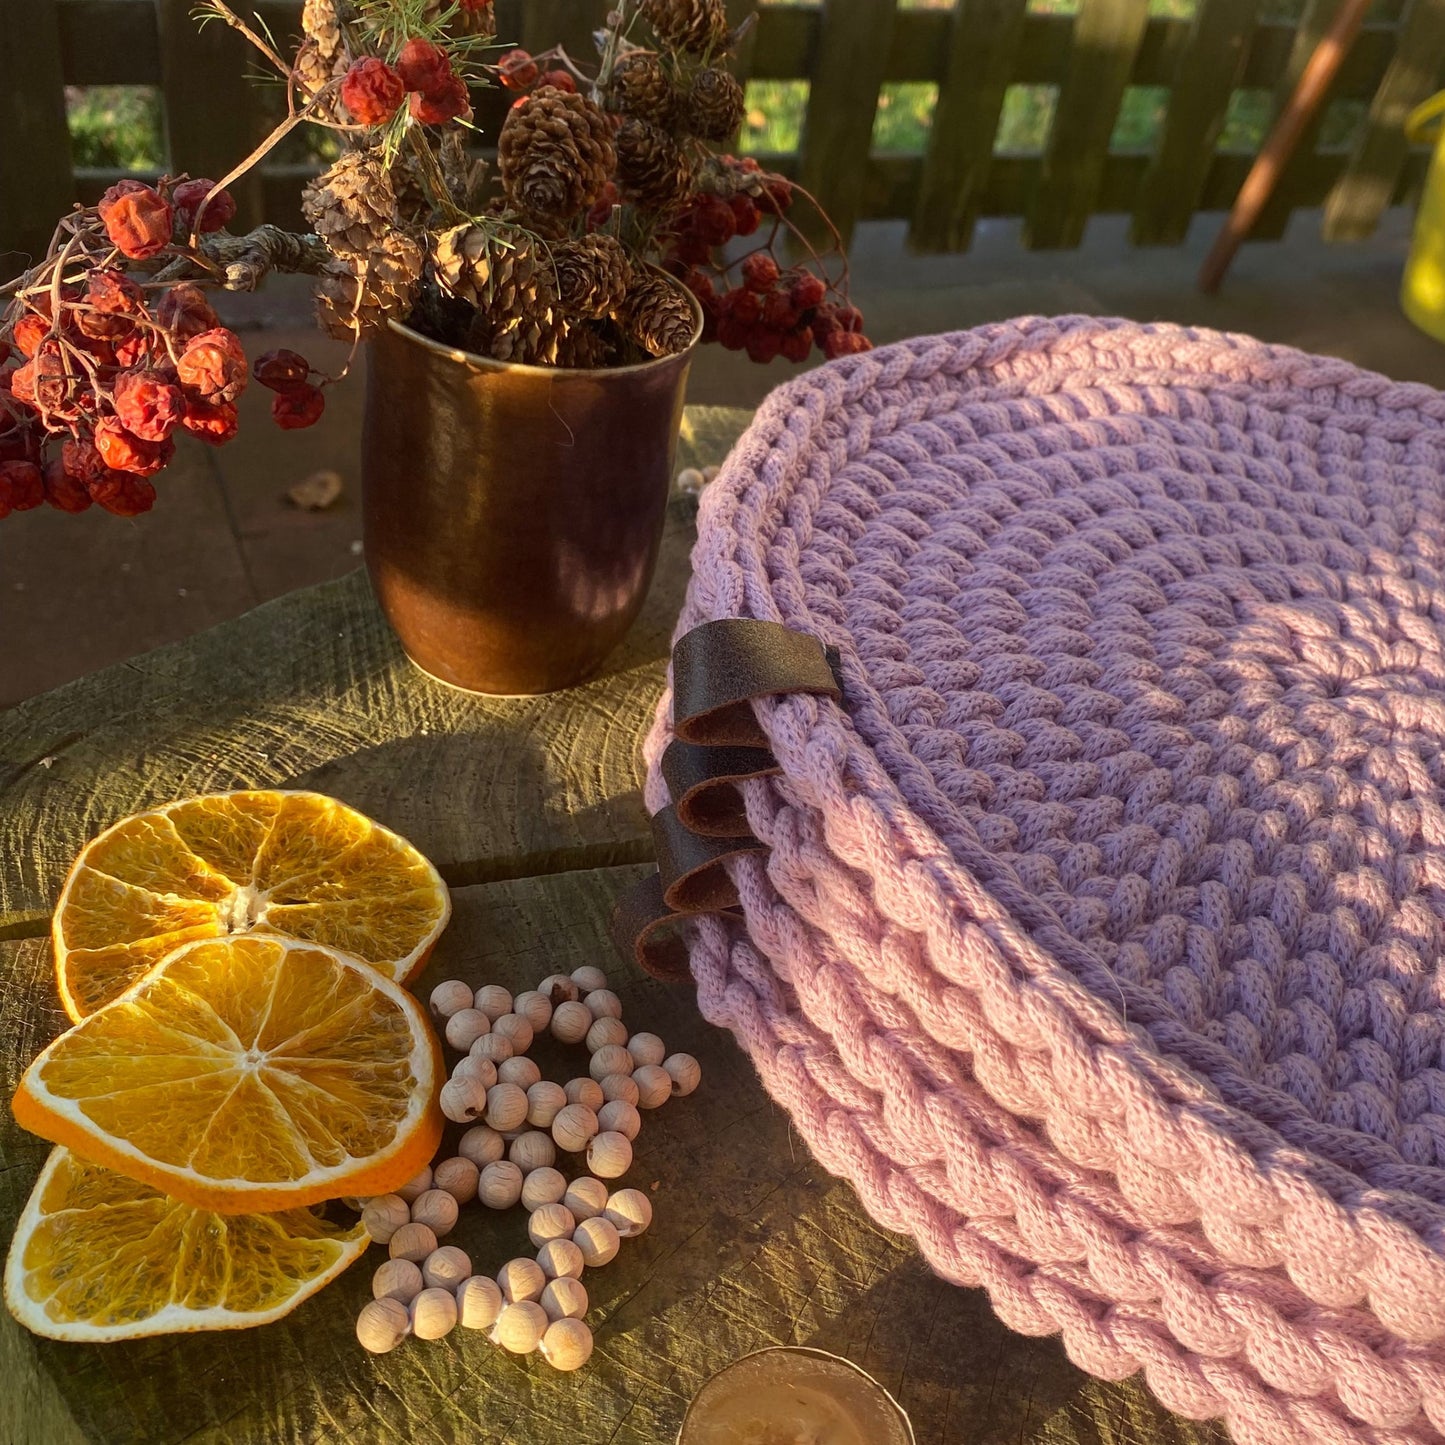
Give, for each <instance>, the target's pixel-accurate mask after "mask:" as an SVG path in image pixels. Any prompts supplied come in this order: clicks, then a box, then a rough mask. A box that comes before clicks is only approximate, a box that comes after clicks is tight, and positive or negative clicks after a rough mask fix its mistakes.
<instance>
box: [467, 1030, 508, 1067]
mask: <svg viewBox="0 0 1445 1445" xmlns="http://www.w3.org/2000/svg"><path fill="white" fill-rule="evenodd" d="M515 1052H516V1050H515V1049H514V1048H513V1047H512V1041H511V1039H508V1038H503V1037H502V1035H501V1034H483V1035H482V1037H481V1038H479V1039H478V1040H477V1041H476V1043H474V1044H473V1045H472V1057H473V1058H474V1059H486V1060H487V1061H488V1062H489V1063H492V1064H505V1063H506V1062H507V1060H508V1059H510V1058H511V1057H512V1055H513V1054H514V1053H515Z"/></svg>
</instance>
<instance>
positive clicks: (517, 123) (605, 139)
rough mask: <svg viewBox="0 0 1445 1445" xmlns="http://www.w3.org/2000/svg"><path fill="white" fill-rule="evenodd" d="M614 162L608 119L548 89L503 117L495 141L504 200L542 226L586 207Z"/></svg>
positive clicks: (576, 99)
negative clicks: (505, 196) (504, 119)
mask: <svg viewBox="0 0 1445 1445" xmlns="http://www.w3.org/2000/svg"><path fill="white" fill-rule="evenodd" d="M616 162H617V154H616V151H615V150H614V149H613V145H612V128H611V126H610V125H609V124H608V121H607V117H606V116H605V115H604V114H603V113H602V111H601V110H599V109H598V108H597V106H595V105H594V104H593V103H592V102H591V101H590V100H587V99H586V98H585V97H584V96H581V95H572V94H569V93H568V92H567V91H564V90H558V89H557V87H556V86H553V85H543V86H540V87H539V88H538V89H536V90H534V91H533V92H532V93H531V95H529V96H528V97H527V98H526V99H525V100H524V101H523V102H522V103H521V104H519V105H517V106H516V107H515V108H514V109H512V110H511V111H509V112H508V113H507V119H506V121H505V122H504V123H503V125H502V133H501V135H500V137H499V138H498V142H497V167H498V170H499V171H500V173H501V178H502V189H503V190H504V191H505V192H506V194H507V199H508V200H509V201H510V202H511V203H512V205H513V206H515V207H516V209H517V210H518V211H520V212H521V213H522V215H523V216H525V217H526V218H527V219H528V220H529V221H532V220H536V221H539V222H541V223H543V224H544V225H545V224H547V223H549V222H550V223H552V224H558V223H561V222H563V221H567V220H569V219H570V218H571V217H573V216H575V215H576V214H577V213H578V212H579V211H581V210H583V209H585V208H586V207H587V206H590V205H591V204H592V202H593V201H595V200H596V199H597V197H598V195H599V194H600V193H601V191H602V187H603V186H604V185H606V184H607V179H608V177H609V175H610V174H611V172H612V168H613V166H614V165H615V164H616Z"/></svg>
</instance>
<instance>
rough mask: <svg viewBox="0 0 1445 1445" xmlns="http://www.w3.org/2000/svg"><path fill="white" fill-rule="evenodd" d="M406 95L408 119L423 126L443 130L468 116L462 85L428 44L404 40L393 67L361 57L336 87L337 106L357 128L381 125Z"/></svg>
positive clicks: (448, 59)
mask: <svg viewBox="0 0 1445 1445" xmlns="http://www.w3.org/2000/svg"><path fill="white" fill-rule="evenodd" d="M464 8H468V9H478V8H482V7H480V6H467V7H464ZM408 94H410V96H411V100H410V102H409V105H410V109H411V113H412V117H413V119H415V120H418V121H420V122H421V123H422V124H423V125H445V124H446V122H447V121H450V120H459V119H460V120H465V119H466V118H467V117H468V116H470V115H471V113H472V103H471V100H470V98H469V97H468V95H467V83H466V81H465V80H463V79H462V77H461V76H460V75H458V74H457V73H456V71H455V70H454V69H452V62H451V57H450V56H449V55H448V54H447V53H446V51H445V50H443V49H442V48H441V46H439V45H434V44H433V43H432V42H431V41H430V40H422V39H420V38H417V39H414V40H408V41H407V42H406V44H405V45H404V46H402V49H401V54H400V55H398V56H397V58H396V64H395V65H394V66H393V65H388V64H387V63H386V62H385V61H384V60H380V59H378V58H377V57H376V56H374V55H369V56H366V57H365V58H363V59H361V60H358V61H356V62H355V63H354V64H353V65H352V67H351V69H350V70H348V71H347V72H346V78H345V79H344V80H343V81H342V82H341V100H342V104H344V105H345V106H346V109H347V110H348V111H349V112H350V113H351V118H352V119H353V120H354V121H355V122H356V123H357V124H358V125H385V124H386V122H387V121H389V120H390V119H391V118H392V116H394V115H395V114H396V112H397V110H398V109H399V108H400V106H401V103H402V101H403V100H405V99H406V97H407V95H408Z"/></svg>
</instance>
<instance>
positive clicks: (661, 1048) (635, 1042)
mask: <svg viewBox="0 0 1445 1445" xmlns="http://www.w3.org/2000/svg"><path fill="white" fill-rule="evenodd" d="M627 1052H628V1053H629V1054H631V1055H632V1057H633V1058H634V1059H635V1060H636V1061H637V1062H638V1064H660V1063H661V1062H662V1061H663V1059H665V1058H666V1057H667V1045H666V1044H664V1043H663V1042H662V1040H661V1039H660V1038H658V1036H657V1035H656V1034H633V1036H632V1037H631V1038H630V1039H628V1041H627Z"/></svg>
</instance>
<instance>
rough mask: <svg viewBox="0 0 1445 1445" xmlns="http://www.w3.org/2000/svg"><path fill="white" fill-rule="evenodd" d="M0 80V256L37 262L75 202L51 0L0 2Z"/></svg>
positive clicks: (52, 0)
mask: <svg viewBox="0 0 1445 1445" xmlns="http://www.w3.org/2000/svg"><path fill="white" fill-rule="evenodd" d="M0 78H3V84H0V136H3V137H4V140H3V142H0V252H3V251H20V252H25V253H28V254H29V255H31V256H33V257H35V258H36V259H38V258H39V257H40V256H41V255H42V254H43V253H44V250H45V247H46V245H47V244H48V243H49V241H50V237H51V234H52V233H53V232H54V230H55V223H56V221H58V220H59V219H60V217H61V216H62V215H63V214H64V213H65V212H66V211H68V210H69V209H70V203H71V202H72V201H73V200H74V199H75V181H74V178H73V176H72V175H71V169H70V130H69V128H68V127H67V125H66V121H65V90H64V82H63V80H62V77H61V67H60V29H59V26H58V24H57V22H56V14H55V3H54V0H31V3H30V4H27V5H23V6H21V5H0ZM14 269H16V268H15V267H13V266H10V265H6V266H5V267H4V269H3V272H0V274H6V275H8V274H9V273H10V272H11V271H12V270H14Z"/></svg>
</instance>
